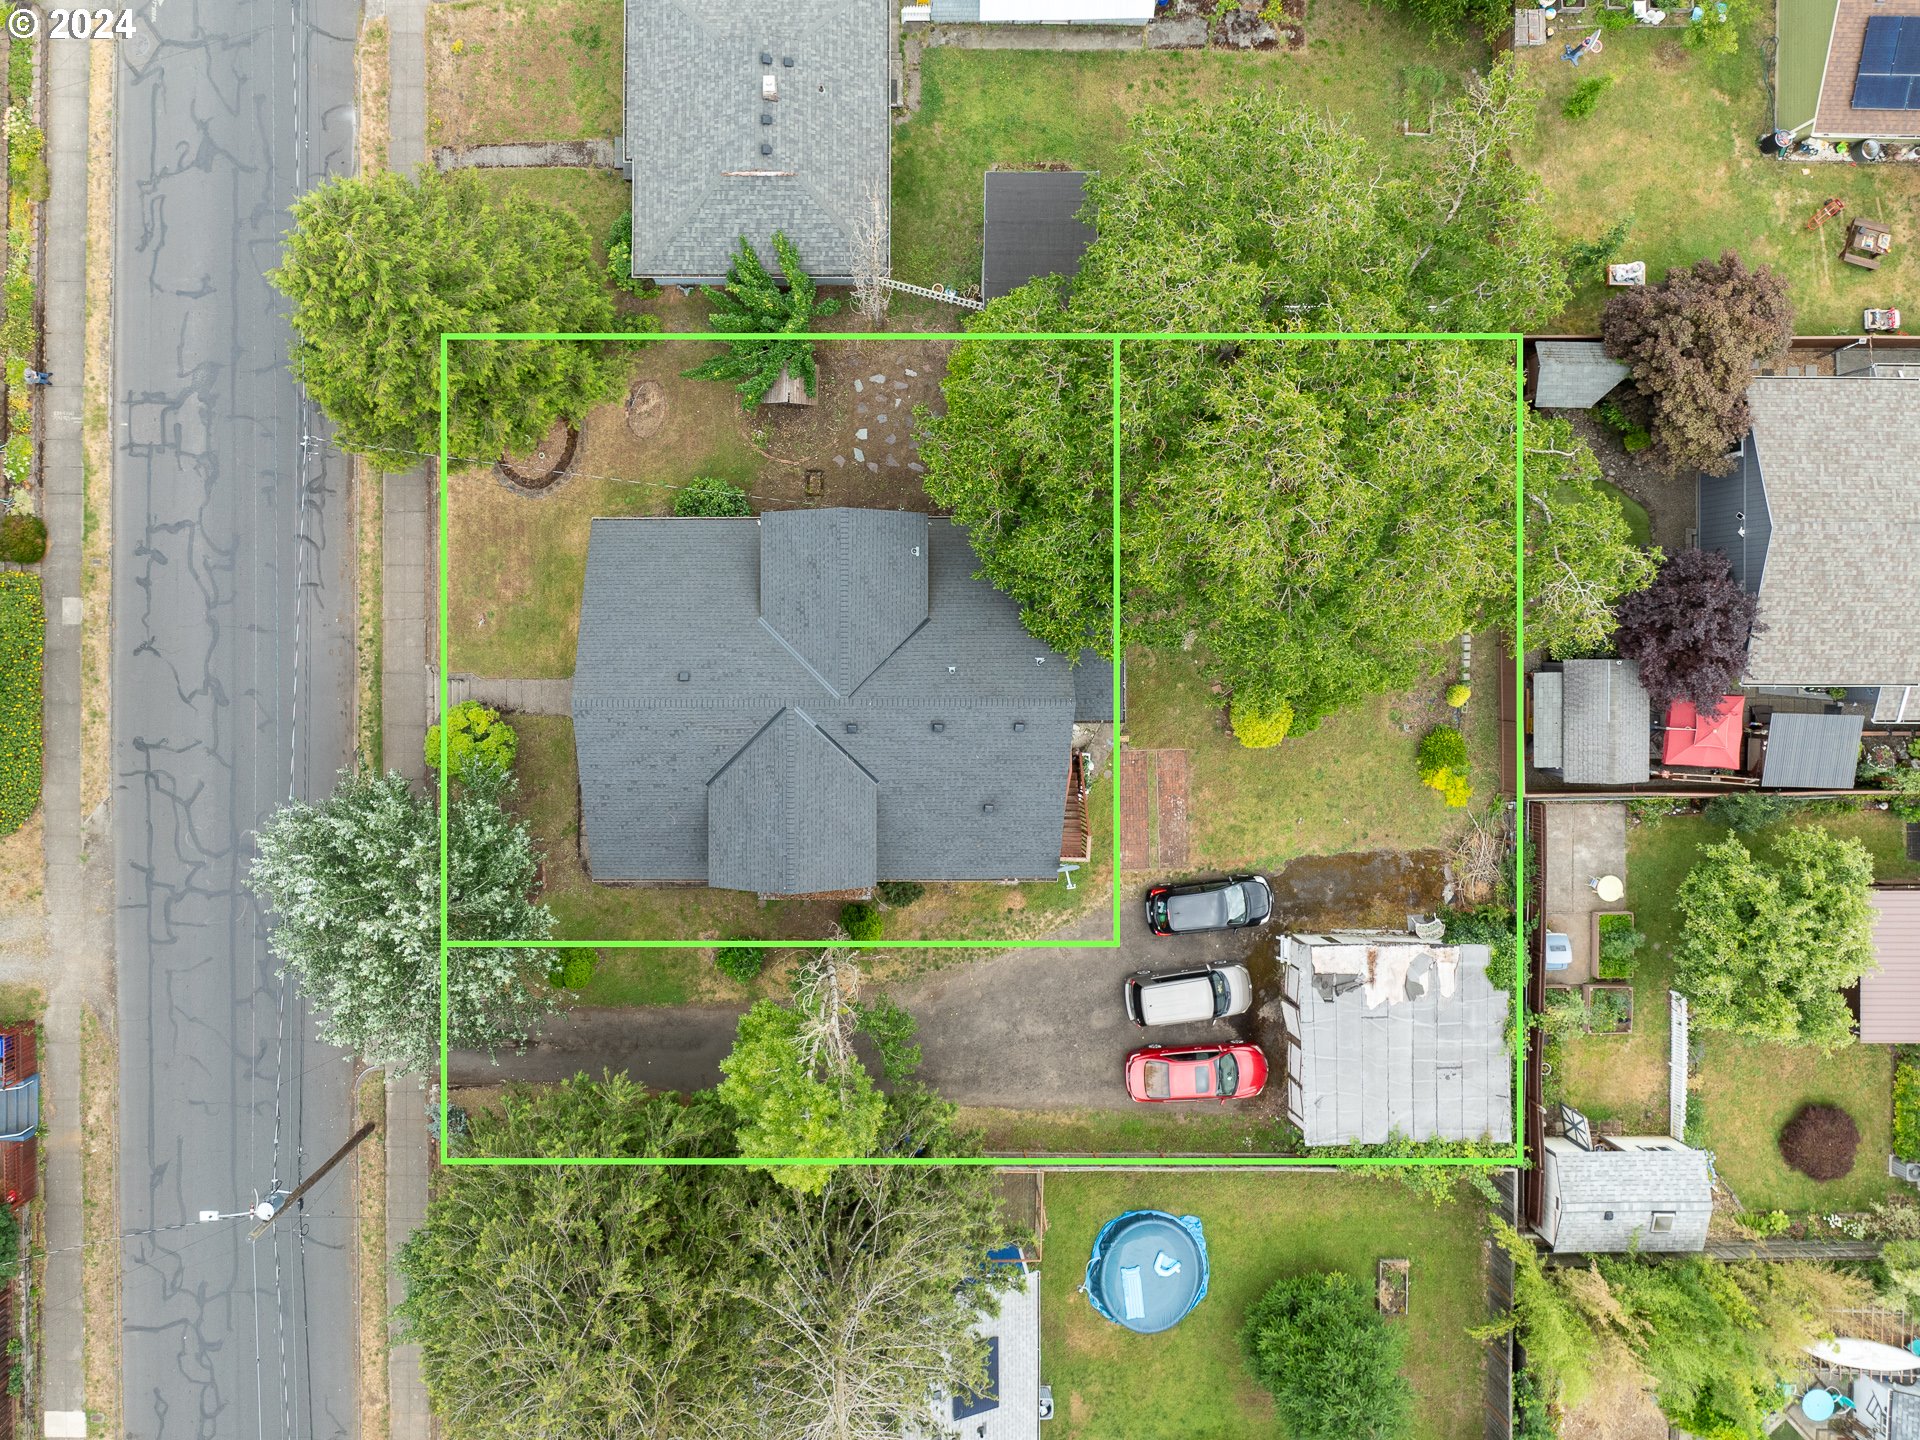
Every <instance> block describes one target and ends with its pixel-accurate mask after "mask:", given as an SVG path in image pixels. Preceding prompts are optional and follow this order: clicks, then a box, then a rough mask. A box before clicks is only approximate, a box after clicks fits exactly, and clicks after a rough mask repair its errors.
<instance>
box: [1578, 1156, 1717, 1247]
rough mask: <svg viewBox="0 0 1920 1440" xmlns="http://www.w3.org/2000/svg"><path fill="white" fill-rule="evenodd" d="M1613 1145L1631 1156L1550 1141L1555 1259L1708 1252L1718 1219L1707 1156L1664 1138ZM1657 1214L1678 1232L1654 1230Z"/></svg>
mask: <svg viewBox="0 0 1920 1440" xmlns="http://www.w3.org/2000/svg"><path fill="white" fill-rule="evenodd" d="M1611 1143H1613V1144H1618V1145H1621V1146H1623V1147H1627V1148H1622V1149H1617V1150H1616V1149H1608V1148H1603V1149H1598V1150H1583V1149H1582V1148H1581V1147H1580V1146H1578V1145H1575V1144H1574V1143H1573V1142H1572V1141H1570V1140H1564V1139H1562V1138H1560V1137H1559V1136H1549V1137H1548V1138H1547V1142H1546V1151H1545V1154H1544V1156H1543V1160H1542V1167H1543V1175H1542V1179H1543V1181H1544V1186H1545V1196H1544V1205H1545V1211H1544V1217H1545V1218H1544V1220H1543V1222H1542V1233H1543V1234H1544V1235H1545V1236H1546V1238H1547V1242H1548V1244H1549V1245H1550V1246H1552V1248H1553V1249H1554V1251H1555V1252H1556V1253H1563V1254H1564V1253H1573V1254H1582V1253H1587V1252H1603V1253H1606V1252H1611V1253H1619V1252H1623V1251H1628V1250H1639V1251H1641V1252H1646V1253H1651V1252H1657V1251H1668V1252H1671V1251H1695V1250H1701V1249H1704V1248H1705V1247H1706V1243H1707V1223H1708V1221H1709V1220H1711V1219H1712V1217H1713V1173H1712V1170H1711V1168H1710V1167H1709V1164H1708V1161H1707V1157H1706V1155H1705V1154H1703V1153H1702V1152H1700V1151H1698V1150H1692V1149H1689V1148H1688V1147H1686V1146H1685V1145H1682V1144H1681V1143H1680V1142H1679V1141H1678V1140H1668V1139H1665V1138H1664V1137H1663V1138H1659V1139H1655V1138H1652V1137H1649V1138H1647V1139H1644V1140H1635V1139H1627V1140H1619V1141H1614V1142H1611ZM1655 1147H1657V1148H1655ZM1656 1214H1660V1215H1667V1216H1671V1217H1672V1219H1671V1220H1670V1221H1668V1222H1667V1224H1669V1225H1670V1226H1671V1228H1670V1229H1662V1230H1656V1229H1654V1228H1653V1227H1654V1224H1655V1221H1654V1216H1655V1215H1656Z"/></svg>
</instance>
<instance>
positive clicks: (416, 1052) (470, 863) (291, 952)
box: [250, 766, 553, 1070]
mask: <svg viewBox="0 0 1920 1440" xmlns="http://www.w3.org/2000/svg"><path fill="white" fill-rule="evenodd" d="M471 779H472V782H473V783H470V784H468V785H465V786H462V787H460V788H458V789H456V790H455V792H454V795H453V799H452V803H451V805H450V807H449V809H448V812H447V931H448V935H449V938H451V939H455V940H487V939H545V938H546V937H547V936H548V935H550V934H551V933H552V931H553V917H552V915H551V914H550V913H549V912H548V910H547V908H546V907H545V906H544V905H536V904H533V903H530V902H529V900H528V898H527V897H528V896H529V895H530V894H531V893H532V891H533V886H534V879H535V873H536V869H537V864H536V861H535V858H534V853H533V842H532V840H531V838H530V837H529V836H528V834H527V831H526V827H525V826H523V825H522V824H521V823H520V822H519V821H518V820H516V819H515V818H514V817H513V816H512V815H510V814H509V813H508V812H507V811H506V810H505V809H504V808H503V806H502V804H501V801H502V799H503V798H504V796H505V794H506V793H507V789H508V787H509V786H510V784H511V782H510V780H509V779H508V778H507V777H506V776H505V775H504V774H503V773H502V772H500V771H498V770H494V769H490V768H488V767H485V766H479V767H475V768H474V770H473V772H472V776H471ZM258 839H259V852H258V855H257V856H256V858H255V860H254V862H253V869H252V872H251V877H250V879H251V883H252V885H253V888H254V890H255V891H256V892H257V893H258V894H259V895H260V897H261V898H262V899H263V900H264V901H265V902H266V903H267V904H268V905H269V906H270V907H271V908H272V909H273V910H274V911H275V912H277V914H278V917H279V922H278V924H277V925H276V926H275V928H274V931H273V935H272V940H271V944H272V946H273V951H274V954H275V955H277V956H278V957H279V959H280V962H281V963H282V964H283V965H284V966H285V967H286V968H287V970H288V972H289V973H290V974H292V975H293V977H294V978H295V979H296V980H297V981H298V982H299V985H300V988H301V990H302V992H303V993H304V994H305V995H306V997H307V999H308V1000H309V1001H311V1002H312V1004H313V1005H314V1007H315V1008H316V1009H317V1010H318V1011H319V1012H320V1013H321V1017H322V1018H321V1028H320V1034H321V1038H322V1039H324V1040H326V1041H327V1042H328V1043H329V1044H333V1045H343V1046H346V1047H347V1048H348V1049H351V1050H353V1051H355V1052H357V1053H358V1054H359V1055H361V1056H362V1057H364V1058H365V1059H367V1060H369V1061H374V1062H378V1063H380V1064H384V1065H386V1066H388V1067H389V1068H390V1069H393V1070H418V1069H421V1068H423V1067H425V1066H426V1065H427V1064H428V1063H429V1061H430V1059H431V1057H432V1056H433V1055H434V1054H435V1053H436V1051H435V1047H436V1046H437V1044H438V1042H439V1026H440V1020H439V1016H440V826H439V815H438V811H437V808H436V807H435V805H434V803H433V802H432V801H431V800H430V799H428V798H427V797H425V796H422V795H419V794H416V793H415V792H414V790H413V789H412V788H411V787H410V786H409V785H408V784H407V782H406V780H405V779H404V778H403V777H401V776H400V775H398V774H395V773H392V772H389V773H387V774H385V775H371V774H351V775H347V776H345V777H343V778H342V780H341V782H340V785H339V787H338V788H337V789H336V790H335V791H334V793H333V794H332V795H330V796H329V797H328V798H327V799H325V800H323V801H321V802H320V803H319V804H317V805H309V804H306V803H304V802H299V801H296V802H294V803H292V804H289V805H287V806H285V807H284V808H282V809H281V810H280V811H279V813H278V814H276V815H275V816H274V817H273V819H272V820H271V821H269V822H268V823H267V825H266V826H265V827H264V828H262V830H261V831H260V834H259V837H258ZM551 961H552V955H551V952H549V951H544V950H534V949H523V948H512V947H507V948H500V949H460V950H450V951H448V952H447V962H446V963H447V1039H448V1044H449V1045H452V1046H456V1047H462V1048H472V1049H489V1048H492V1047H494V1046H497V1045H504V1044H513V1043H516V1042H519V1041H522V1040H524V1039H526V1037H527V1036H528V1035H529V1034H530V1033H531V1032H532V1028H533V1025H534V1022H535V1021H536V1020H537V1019H538V1018H539V1017H540V1016H541V1015H543V1014H545V1013H547V1012H548V1011H550V1010H551V1009H552V1007H553V1000H552V998H551V993H550V991H549V990H548V989H547V987H546V986H545V985H544V984H543V983H542V981H543V977H544V976H545V975H546V973H547V970H548V968H549V966H550V964H551Z"/></svg>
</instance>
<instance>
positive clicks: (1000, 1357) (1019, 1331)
mask: <svg viewBox="0 0 1920 1440" xmlns="http://www.w3.org/2000/svg"><path fill="white" fill-rule="evenodd" d="M1020 1275H1021V1280H1020V1283H1019V1285H1017V1286H1015V1287H1014V1288H1013V1289H1010V1290H1002V1291H1000V1292H999V1293H998V1294H997V1295H995V1296H994V1297H993V1298H992V1299H991V1300H989V1301H988V1302H987V1303H988V1305H990V1306H992V1305H997V1306H998V1307H999V1308H998V1310H997V1312H996V1313H995V1314H993V1315H982V1316H981V1317H980V1318H979V1319H977V1320H975V1321H974V1322H973V1325H972V1327H971V1328H972V1331H973V1333H974V1334H975V1335H977V1336H979V1337H980V1338H981V1339H982V1340H985V1341H986V1342H987V1351H988V1353H987V1383H986V1386H985V1387H984V1393H982V1394H978V1395H935V1396H934V1398H933V1400H932V1401H931V1415H930V1418H931V1420H932V1433H933V1434H934V1435H941V1436H947V1435H951V1436H956V1437H962V1440H1039V1436H1040V1271H1039V1270H1038V1269H1037V1268H1035V1267H1033V1266H1031V1265H1027V1264H1025V1263H1022V1264H1021V1265H1020Z"/></svg>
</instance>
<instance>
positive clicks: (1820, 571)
mask: <svg viewBox="0 0 1920 1440" xmlns="http://www.w3.org/2000/svg"><path fill="white" fill-rule="evenodd" d="M1915 3H1916V4H1920V0H1915ZM1747 403H1748V405H1749V407H1750V408H1751V410H1752V412H1753V433H1752V436H1751V445H1752V449H1753V451H1754V453H1755V455H1756V457H1757V459H1758V461H1759V464H1760V467H1761V469H1762V471H1763V472H1764V474H1765V477H1766V508H1767V511H1768V513H1769V515H1770V516H1771V520H1772V534H1771V538H1770V539H1769V541H1768V543H1767V550H1766V570H1765V574H1764V577H1763V578H1762V580H1761V582H1760V586H1759V592H1758V593H1759V597H1760V614H1759V624H1760V626H1761V627H1762V628H1760V629H1758V630H1757V631H1756V633H1755V634H1754V637H1753V643H1752V645H1751V646H1750V647H1749V649H1748V652H1747V667H1746V670H1747V673H1746V678H1747V680H1748V682H1749V683H1751V684H1755V685H1822V686H1825V685H1858V686H1877V685H1905V684H1910V683H1912V682H1914V681H1915V680H1920V627H1916V626H1913V625H1908V624H1901V623H1899V622H1898V620H1896V619H1895V618H1894V615H1893V613H1891V612H1890V609H1889V607H1890V606H1891V607H1894V608H1895V609H1897V607H1898V605H1899V602H1900V597H1903V596H1912V595H1917V594H1920V485H1915V484H1914V483H1913V477H1914V475H1915V474H1920V380H1893V379H1874V378H1866V377H1861V376H1846V377H1837V376H1830V375H1829V376H1820V375H1804V376H1779V377H1757V378H1756V379H1755V380H1754V381H1753V383H1752V385H1750V386H1749V387H1748V389H1747Z"/></svg>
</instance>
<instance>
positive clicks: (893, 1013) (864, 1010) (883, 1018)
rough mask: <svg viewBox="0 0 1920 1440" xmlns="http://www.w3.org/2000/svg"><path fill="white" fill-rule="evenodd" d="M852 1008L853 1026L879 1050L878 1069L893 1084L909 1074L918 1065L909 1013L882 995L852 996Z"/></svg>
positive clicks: (911, 1073) (909, 1075) (916, 1048)
mask: <svg viewBox="0 0 1920 1440" xmlns="http://www.w3.org/2000/svg"><path fill="white" fill-rule="evenodd" d="M853 1010H854V1016H855V1021H854V1025H855V1028H856V1029H858V1030H860V1031H861V1032H862V1033H864V1034H866V1035H868V1036H870V1037H871V1038H872V1040H873V1044H874V1048H875V1049H876V1050H878V1051H879V1052H880V1073H881V1074H883V1075H885V1076H886V1077H887V1079H888V1081H890V1082H891V1083H893V1084H896V1085H897V1084H899V1083H900V1082H901V1081H903V1080H907V1079H909V1078H911V1077H912V1075H913V1072H914V1071H916V1070H918V1069H919V1068H920V1047H919V1046H918V1045H916V1044H914V1043H913V1036H914V1029H915V1026H914V1019H913V1016H911V1015H909V1014H908V1013H907V1012H906V1010H904V1009H903V1008H902V1007H900V1006H899V1005H896V1004H895V1003H894V1002H893V1001H892V1000H889V999H888V998H887V997H886V996H885V995H882V996H881V997H880V998H879V999H877V1000H856V1001H854V1002H853Z"/></svg>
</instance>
